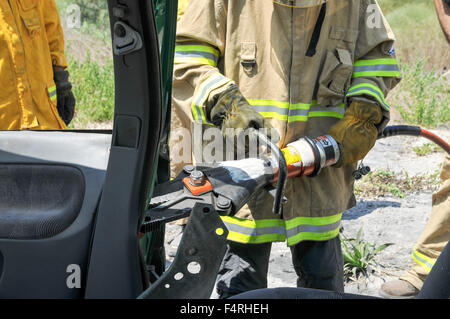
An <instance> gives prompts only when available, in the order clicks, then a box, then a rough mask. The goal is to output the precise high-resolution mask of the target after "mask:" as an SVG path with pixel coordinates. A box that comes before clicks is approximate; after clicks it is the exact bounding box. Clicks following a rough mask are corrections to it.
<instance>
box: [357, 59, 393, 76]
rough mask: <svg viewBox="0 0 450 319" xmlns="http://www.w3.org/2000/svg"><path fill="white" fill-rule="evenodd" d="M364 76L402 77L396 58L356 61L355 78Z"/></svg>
mask: <svg viewBox="0 0 450 319" xmlns="http://www.w3.org/2000/svg"><path fill="white" fill-rule="evenodd" d="M364 76H382V77H400V69H399V66H398V63H397V60H396V59H372V60H359V61H356V62H355V66H354V69H353V78H359V77H364Z"/></svg>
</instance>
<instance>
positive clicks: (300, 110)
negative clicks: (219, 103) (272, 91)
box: [247, 99, 345, 123]
mask: <svg viewBox="0 0 450 319" xmlns="http://www.w3.org/2000/svg"><path fill="white" fill-rule="evenodd" d="M247 100H248V102H249V103H250V104H251V105H252V106H253V107H254V108H255V110H256V111H258V112H259V113H260V114H261V115H262V116H264V117H266V118H276V119H278V120H280V121H289V122H290V123H291V122H306V121H308V119H309V118H312V117H335V118H339V119H340V118H342V117H344V112H345V105H344V104H341V105H339V106H337V107H321V106H319V105H317V101H315V100H314V101H312V102H311V103H295V104H290V103H289V102H281V101H276V100H261V99H247Z"/></svg>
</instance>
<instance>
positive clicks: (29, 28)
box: [0, 0, 67, 130]
mask: <svg viewBox="0 0 450 319" xmlns="http://www.w3.org/2000/svg"><path fill="white" fill-rule="evenodd" d="M53 65H55V66H61V67H66V66H67V65H66V60H65V57H64V36H63V30H62V27H61V23H60V19H59V13H58V9H57V7H56V4H55V1H54V0H2V1H0V129H1V130H23V129H64V128H66V125H65V124H64V122H63V121H62V119H61V118H60V116H59V114H58V110H57V108H56V86H55V82H54V81H53V68H52V66H53Z"/></svg>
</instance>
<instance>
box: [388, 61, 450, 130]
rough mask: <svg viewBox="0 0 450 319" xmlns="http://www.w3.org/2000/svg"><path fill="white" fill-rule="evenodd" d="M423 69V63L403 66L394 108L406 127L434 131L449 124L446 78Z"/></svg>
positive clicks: (449, 99)
mask: <svg viewBox="0 0 450 319" xmlns="http://www.w3.org/2000/svg"><path fill="white" fill-rule="evenodd" d="M425 65H426V60H418V61H416V62H414V63H411V64H403V65H402V76H403V80H402V82H401V87H400V88H399V90H397V93H400V94H399V95H397V102H396V103H395V104H394V106H395V107H396V109H397V110H398V111H399V112H400V114H401V116H402V118H403V119H404V120H405V121H406V122H408V123H411V124H417V125H421V126H425V127H437V126H439V125H441V124H446V123H448V122H449V121H450V108H449V104H450V98H449V96H450V95H449V93H450V89H449V83H448V80H449V78H447V77H444V76H443V74H442V73H439V72H436V71H435V70H434V69H432V70H430V71H425Z"/></svg>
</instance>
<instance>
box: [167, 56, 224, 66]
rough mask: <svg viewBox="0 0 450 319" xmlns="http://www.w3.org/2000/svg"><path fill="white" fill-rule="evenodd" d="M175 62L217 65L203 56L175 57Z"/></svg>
mask: <svg viewBox="0 0 450 319" xmlns="http://www.w3.org/2000/svg"><path fill="white" fill-rule="evenodd" d="M174 63H175V64H181V63H195V64H202V65H211V66H214V67H215V66H217V64H216V62H215V61H213V60H210V59H205V58H193V57H175V59H174Z"/></svg>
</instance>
